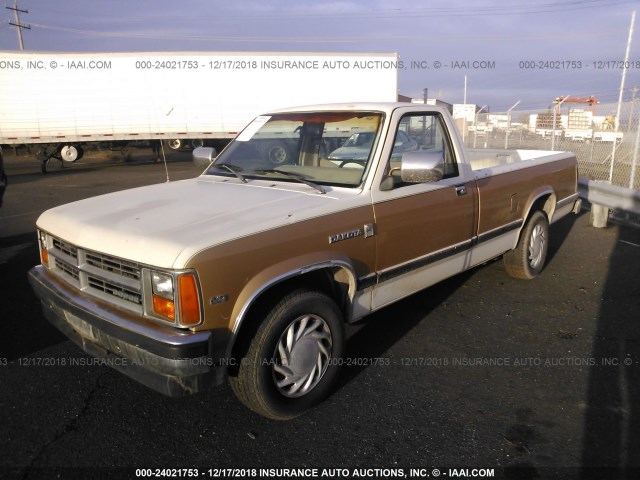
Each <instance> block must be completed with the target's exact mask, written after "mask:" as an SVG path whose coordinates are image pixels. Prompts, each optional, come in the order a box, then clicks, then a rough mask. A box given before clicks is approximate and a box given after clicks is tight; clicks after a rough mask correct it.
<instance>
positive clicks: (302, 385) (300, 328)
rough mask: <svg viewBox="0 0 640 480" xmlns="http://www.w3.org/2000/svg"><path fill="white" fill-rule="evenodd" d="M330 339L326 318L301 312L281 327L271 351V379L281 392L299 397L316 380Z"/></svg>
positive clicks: (329, 349)
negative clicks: (272, 355) (301, 314)
mask: <svg viewBox="0 0 640 480" xmlns="http://www.w3.org/2000/svg"><path fill="white" fill-rule="evenodd" d="M332 347H333V341H332V337H331V330H330V328H329V325H328V324H327V322H325V321H324V320H323V319H322V318H321V317H319V316H317V315H303V316H301V317H299V318H297V319H296V320H294V321H293V322H291V324H290V325H289V326H288V327H287V328H286V329H285V330H284V332H283V333H282V335H281V336H280V339H279V340H278V343H277V345H276V350H275V352H274V357H273V358H274V364H273V379H274V382H275V384H276V386H277V388H278V390H279V391H280V393H282V394H283V395H285V396H287V397H292V398H295V397H300V396H302V395H305V394H307V393H308V392H309V391H311V390H313V388H314V387H315V386H316V385H317V384H318V382H320V380H321V379H322V377H323V375H324V374H325V372H326V371H327V367H328V366H329V361H330V359H331V354H332Z"/></svg>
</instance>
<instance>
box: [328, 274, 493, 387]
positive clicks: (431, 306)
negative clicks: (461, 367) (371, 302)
mask: <svg viewBox="0 0 640 480" xmlns="http://www.w3.org/2000/svg"><path fill="white" fill-rule="evenodd" d="M478 268H482V267H476V268H473V269H471V270H468V271H466V272H463V273H461V274H459V275H456V276H455V277H451V278H449V279H447V280H445V281H443V282H440V283H437V284H435V285H433V286H431V287H429V288H427V289H425V290H421V291H419V292H417V293H415V294H413V295H411V296H409V297H407V298H406V299H404V300H401V301H399V302H396V303H394V304H392V305H390V306H388V307H385V308H383V309H381V310H378V311H377V312H375V313H373V314H371V315H369V316H368V317H366V318H365V319H364V320H362V321H360V322H357V323H356V324H354V325H353V326H351V327H349V328H348V330H347V331H348V332H349V330H355V332H353V333H351V335H350V336H349V337H348V339H347V355H346V358H347V361H346V363H345V367H344V368H343V369H342V371H341V374H340V378H339V380H338V383H337V386H336V389H335V390H336V391H337V390H340V389H341V388H342V387H344V386H346V385H347V384H349V383H350V382H351V381H352V380H353V379H354V378H356V377H357V376H358V375H359V374H360V373H361V372H363V371H364V370H365V369H367V368H368V367H369V366H371V363H370V361H369V360H370V359H377V358H382V357H383V356H384V353H385V352H386V351H387V350H389V349H390V348H391V347H393V346H394V345H395V344H396V343H397V342H398V341H400V340H401V339H402V338H403V337H404V336H405V335H407V334H408V333H409V332H410V331H411V330H412V329H413V328H414V327H416V326H417V325H418V324H419V323H420V322H422V321H423V320H425V319H426V318H427V317H428V316H429V314H431V312H432V311H433V310H435V309H436V308H437V307H439V306H440V305H442V304H443V303H444V302H445V301H446V300H447V298H449V297H450V296H451V295H452V294H453V293H454V292H455V291H456V290H458V289H459V288H461V287H462V285H464V284H465V282H467V281H468V280H469V278H471V277H472V276H473V274H474V273H475V272H476V271H477V269H478ZM390 318H395V319H397V321H393V322H390V321H389V319H390ZM425 353H426V352H425Z"/></svg>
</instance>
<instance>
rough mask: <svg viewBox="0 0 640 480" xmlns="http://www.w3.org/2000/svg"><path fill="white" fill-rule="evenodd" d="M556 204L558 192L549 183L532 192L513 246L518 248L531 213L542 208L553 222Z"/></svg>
mask: <svg viewBox="0 0 640 480" xmlns="http://www.w3.org/2000/svg"><path fill="white" fill-rule="evenodd" d="M556 204H557V196H556V193H555V191H554V190H553V188H551V186H549V185H543V186H541V187H539V188H536V189H535V190H534V191H533V192H531V195H529V198H528V199H527V210H526V213H525V215H523V217H522V225H521V226H520V229H519V230H518V235H517V236H516V240H515V243H514V245H513V248H516V245H517V244H518V241H519V240H520V236H521V235H522V232H523V231H524V229H525V227H526V226H527V222H528V221H529V218H531V215H533V214H534V212H537V211H538V210H540V211H541V212H544V213H545V214H546V215H547V220H548V221H549V223H551V219H552V218H553V215H554V214H555V211H556Z"/></svg>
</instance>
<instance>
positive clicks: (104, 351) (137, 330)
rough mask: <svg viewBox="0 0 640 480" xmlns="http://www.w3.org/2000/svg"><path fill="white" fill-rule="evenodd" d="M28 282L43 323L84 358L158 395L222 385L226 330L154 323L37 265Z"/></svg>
mask: <svg viewBox="0 0 640 480" xmlns="http://www.w3.org/2000/svg"><path fill="white" fill-rule="evenodd" d="M29 283H30V284H31V286H32V288H33V290H34V292H35V294H36V296H37V297H38V298H39V299H40V301H41V302H42V309H43V312H44V315H45V316H46V318H47V319H48V320H49V321H50V322H51V323H52V324H53V325H55V326H56V327H57V328H58V329H59V330H60V331H62V333H64V334H65V335H66V336H67V337H69V338H70V339H71V340H72V341H73V342H74V343H75V344H76V345H78V346H79V347H80V348H81V349H82V350H84V351H85V352H86V353H88V354H89V355H92V356H94V357H97V358H101V359H104V360H105V364H107V365H109V366H112V367H113V368H115V369H116V370H118V371H120V372H122V373H124V374H125V375H127V376H129V377H131V378H133V379H135V380H137V381H138V382H140V383H142V384H143V385H146V386H147V387H150V388H152V389H154V390H156V391H158V392H160V393H163V394H165V395H169V396H172V397H176V396H182V395H186V394H190V393H196V392H199V391H201V390H204V389H206V388H208V387H211V386H215V385H218V384H220V383H222V382H223V381H224V380H225V376H226V367H224V366H223V365H224V358H225V354H226V349H227V345H228V342H229V338H230V332H229V331H228V330H213V331H207V332H190V331H184V330H179V329H176V328H174V327H169V326H164V325H160V324H157V323H156V322H154V321H152V320H148V319H145V318H141V317H139V316H136V315H135V314H133V313H131V312H127V311H124V310H122V309H118V308H117V307H114V306H112V305H109V304H107V303H105V302H101V301H100V300H97V299H95V298H93V297H90V296H88V295H85V294H83V293H82V292H79V291H78V290H76V289H74V288H72V287H70V286H69V285H67V284H66V283H65V282H63V281H61V280H59V279H58V278H56V277H55V276H53V275H51V274H50V273H49V272H48V271H47V269H46V268H44V267H43V266H40V265H39V266H37V267H34V268H33V269H31V271H30V272H29Z"/></svg>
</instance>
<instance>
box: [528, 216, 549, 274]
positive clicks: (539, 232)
mask: <svg viewBox="0 0 640 480" xmlns="http://www.w3.org/2000/svg"><path fill="white" fill-rule="evenodd" d="M545 241H546V239H545V233H544V228H543V227H542V225H540V224H536V225H535V226H534V227H533V231H532V232H531V237H530V238H529V265H531V268H537V267H538V266H539V265H540V264H541V263H542V261H543V254H544V251H545Z"/></svg>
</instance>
